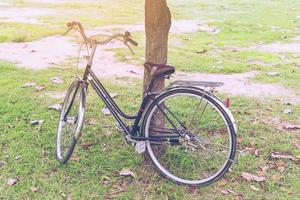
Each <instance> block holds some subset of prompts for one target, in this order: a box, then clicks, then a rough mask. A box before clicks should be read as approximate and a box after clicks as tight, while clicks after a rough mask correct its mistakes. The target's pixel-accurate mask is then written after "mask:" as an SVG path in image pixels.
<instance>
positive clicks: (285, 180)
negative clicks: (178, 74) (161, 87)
mask: <svg viewBox="0 0 300 200" xmlns="http://www.w3.org/2000/svg"><path fill="white" fill-rule="evenodd" d="M140 2H141V1H138V0H133V1H124V0H116V1H113V2H112V1H107V0H101V1H99V2H97V3H95V2H92V3H88V4H87V3H80V2H77V1H75V2H73V3H42V2H40V1H26V0H22V1H3V4H7V5H8V6H15V7H18V8H30V7H37V8H40V9H55V10H56V13H55V14H53V15H48V16H41V17H39V20H40V22H41V23H39V24H30V23H21V22H7V21H5V22H4V21H1V19H2V18H0V42H23V41H32V40H38V39H40V38H43V37H46V36H49V35H54V34H58V33H63V32H64V30H65V23H66V22H67V21H69V20H74V19H76V20H80V21H82V22H83V23H84V24H85V25H86V26H87V27H88V28H89V29H91V28H93V27H97V26H100V25H110V24H136V23H143V6H144V5H143V4H142V3H140ZM1 3H2V2H1ZM0 5H1V4H0ZM169 5H170V9H171V11H172V15H173V19H174V21H175V22H176V20H181V19H195V18H200V19H201V20H203V21H205V23H207V24H208V25H209V26H213V27H217V28H218V29H220V33H219V34H210V33H207V32H193V33H180V34H171V35H170V45H169V52H170V53H169V63H171V64H174V65H175V66H178V67H177V70H181V71H186V72H208V73H240V72H246V71H251V70H258V71H259V72H260V74H259V75H258V76H256V77H255V81H258V82H266V83H276V84H280V85H283V86H285V87H287V88H289V89H293V90H294V91H295V92H297V93H298V94H300V84H299V79H300V70H299V62H300V57H299V56H297V55H294V54H277V53H268V52H259V51H257V50H253V49H251V48H250V47H252V46H256V45H260V44H262V43H264V44H267V43H272V42H275V41H281V42H290V40H291V39H292V38H293V37H295V36H297V35H298V34H299V32H300V29H298V28H297V27H298V26H297V25H298V23H299V20H300V18H299V17H298V15H299V10H300V3H299V2H297V1H292V2H291V1H286V0H283V1H271V0H267V1H258V0H255V1H246V0H242V1H238V2H237V1H229V0H227V1H221V2H220V1H214V0H213V1H194V0H187V1H183V0H170V1H169ZM63 12H66V13H68V15H63ZM132 13H136V14H132ZM274 27H275V28H274ZM274 29H276V30H279V31H275V32H274V31H272V30H274ZM133 36H134V37H135V38H136V40H137V41H139V43H140V46H139V47H138V48H136V49H135V52H136V54H135V55H133V56H131V58H128V50H126V51H125V49H123V48H119V49H114V50H113V51H115V54H116V56H117V58H118V60H119V61H122V62H127V63H136V60H138V62H139V64H142V61H141V59H140V58H141V57H143V55H144V42H143V41H144V39H145V36H144V33H142V32H140V31H136V32H134V33H133ZM235 48H237V49H239V50H238V51H235V50H234V51H233V49H235ZM204 50H205V51H204ZM201 51H203V52H204V53H197V52H201ZM126 56H127V57H126ZM282 56H284V59H282ZM249 60H256V61H257V60H259V62H263V63H265V65H264V66H262V65H259V64H249V63H250V62H249ZM270 71H276V72H278V73H279V75H278V76H268V75H266V73H267V72H270ZM73 72H74V69H73V68H58V67H57V68H50V69H45V70H33V71H32V70H27V69H24V68H18V67H17V66H16V65H15V64H11V63H9V62H6V61H0V116H1V117H0V127H2V129H1V130H0V199H1V200H2V199H300V191H299V188H300V163H299V160H300V133H299V130H293V129H289V128H287V125H293V124H298V125H299V123H300V117H299V116H300V105H299V104H289V105H286V104H282V102H281V101H280V100H278V99H274V98H266V99H259V98H250V97H245V96H231V95H229V94H221V93H219V94H218V96H220V97H221V99H222V100H225V99H226V98H230V99H231V101H232V105H231V110H232V112H233V114H234V117H235V118H236V120H237V121H238V129H239V131H238V155H237V163H235V164H233V166H232V167H231V171H230V172H229V173H227V174H226V175H225V177H224V178H223V179H221V180H220V181H218V182H216V183H214V184H212V185H209V186H206V187H203V188H193V187H186V186H179V185H176V184H174V183H172V182H169V181H167V180H166V179H164V178H162V177H161V176H160V175H159V174H158V173H157V172H156V171H155V170H154V169H153V167H152V166H151V165H150V164H149V163H147V162H145V161H144V159H143V156H141V155H138V154H136V153H135V151H134V147H132V146H131V145H128V144H126V143H125V142H124V139H123V134H122V133H121V132H120V131H119V130H118V128H117V127H116V123H115V121H114V120H113V118H112V117H111V116H110V117H106V116H104V114H103V113H102V112H101V109H102V108H103V103H101V102H100V101H99V100H98V97H97V96H96V94H95V92H94V91H93V90H92V89H91V88H90V90H89V93H88V97H87V113H86V119H85V125H84V129H83V135H82V137H81V138H80V140H79V142H78V144H77V146H76V150H75V153H74V156H73V157H72V159H71V161H70V162H69V163H68V164H66V165H60V164H58V162H57V161H56V160H55V142H56V126H57V120H58V115H59V113H58V112H57V111H55V110H51V109H49V108H48V107H49V106H51V105H53V104H57V103H61V101H62V98H63V97H60V96H63V95H61V94H64V92H65V91H66V89H67V87H68V85H69V84H70V83H71V81H72V80H73V78H74V77H73V75H74V73H73ZM57 76H60V77H62V78H63V79H64V83H63V84H54V83H52V82H51V80H50V79H51V78H52V77H57ZM28 82H35V83H37V84H38V85H40V86H43V87H44V89H43V90H41V91H37V90H36V89H35V88H34V87H22V86H23V85H24V84H26V83H28ZM104 84H105V86H106V87H107V88H108V90H109V91H110V92H114V93H118V96H117V97H116V98H115V99H116V101H117V102H118V103H119V104H120V106H121V108H122V109H124V110H125V111H126V112H128V113H132V114H134V113H135V111H136V110H137V108H138V105H139V102H140V100H141V93H142V81H141V80H140V79H133V78H122V79H110V80H108V79H105V80H104ZM54 94H58V95H54ZM57 96H59V97H57ZM287 108H289V109H291V111H292V112H290V113H288V114H286V113H285V112H284V110H286V109H287ZM33 120H44V122H43V123H42V124H41V125H31V121H33ZM287 123H289V124H287ZM87 142H89V143H91V144H92V146H91V147H90V148H85V145H84V144H85V143H87ZM274 155H282V156H283V157H281V158H276V156H274ZM284 156H285V157H284ZM123 168H128V169H130V170H131V171H132V172H133V173H134V174H135V175H136V176H135V177H130V176H128V177H124V176H120V174H119V173H120V171H121V170H122V169H123ZM245 172H247V173H251V174H254V175H259V176H263V177H264V178H265V180H264V181H261V182H257V181H254V180H252V181H251V180H250V181H249V180H246V179H245V178H243V177H242V175H243V174H244V173H245ZM11 179H14V181H16V182H15V184H13V185H12V184H10V181H12V180H11Z"/></svg>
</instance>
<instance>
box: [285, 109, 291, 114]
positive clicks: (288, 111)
mask: <svg viewBox="0 0 300 200" xmlns="http://www.w3.org/2000/svg"><path fill="white" fill-rule="evenodd" d="M292 112H293V110H292V109H290V108H286V109H284V110H283V113H284V114H290V113H292Z"/></svg>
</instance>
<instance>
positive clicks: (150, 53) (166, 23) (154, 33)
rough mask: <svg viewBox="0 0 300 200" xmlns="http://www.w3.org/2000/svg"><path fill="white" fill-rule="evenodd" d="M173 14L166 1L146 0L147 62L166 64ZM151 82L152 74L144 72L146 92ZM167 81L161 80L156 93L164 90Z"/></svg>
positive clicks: (157, 84)
mask: <svg viewBox="0 0 300 200" xmlns="http://www.w3.org/2000/svg"><path fill="white" fill-rule="evenodd" d="M170 26H171V13H170V10H169V8H168V6H167V2H166V0H145V31H146V55H145V56H146V62H152V63H155V64H166V63H167V58H168V36H169V30H170ZM149 82H150V72H149V71H147V70H145V72H144V92H145V89H146V88H147V87H148V85H149ZM164 87H165V80H164V79H161V80H159V81H158V82H157V83H156V84H155V87H154V91H159V90H162V89H164Z"/></svg>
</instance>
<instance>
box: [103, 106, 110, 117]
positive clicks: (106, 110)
mask: <svg viewBox="0 0 300 200" xmlns="http://www.w3.org/2000/svg"><path fill="white" fill-rule="evenodd" d="M101 112H102V113H103V114H104V115H110V111H109V109H108V108H107V107H105V108H102V109H101Z"/></svg>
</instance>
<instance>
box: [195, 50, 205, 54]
mask: <svg viewBox="0 0 300 200" xmlns="http://www.w3.org/2000/svg"><path fill="white" fill-rule="evenodd" d="M206 52H207V50H206V49H203V50H200V51H196V53H197V54H203V53H206Z"/></svg>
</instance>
